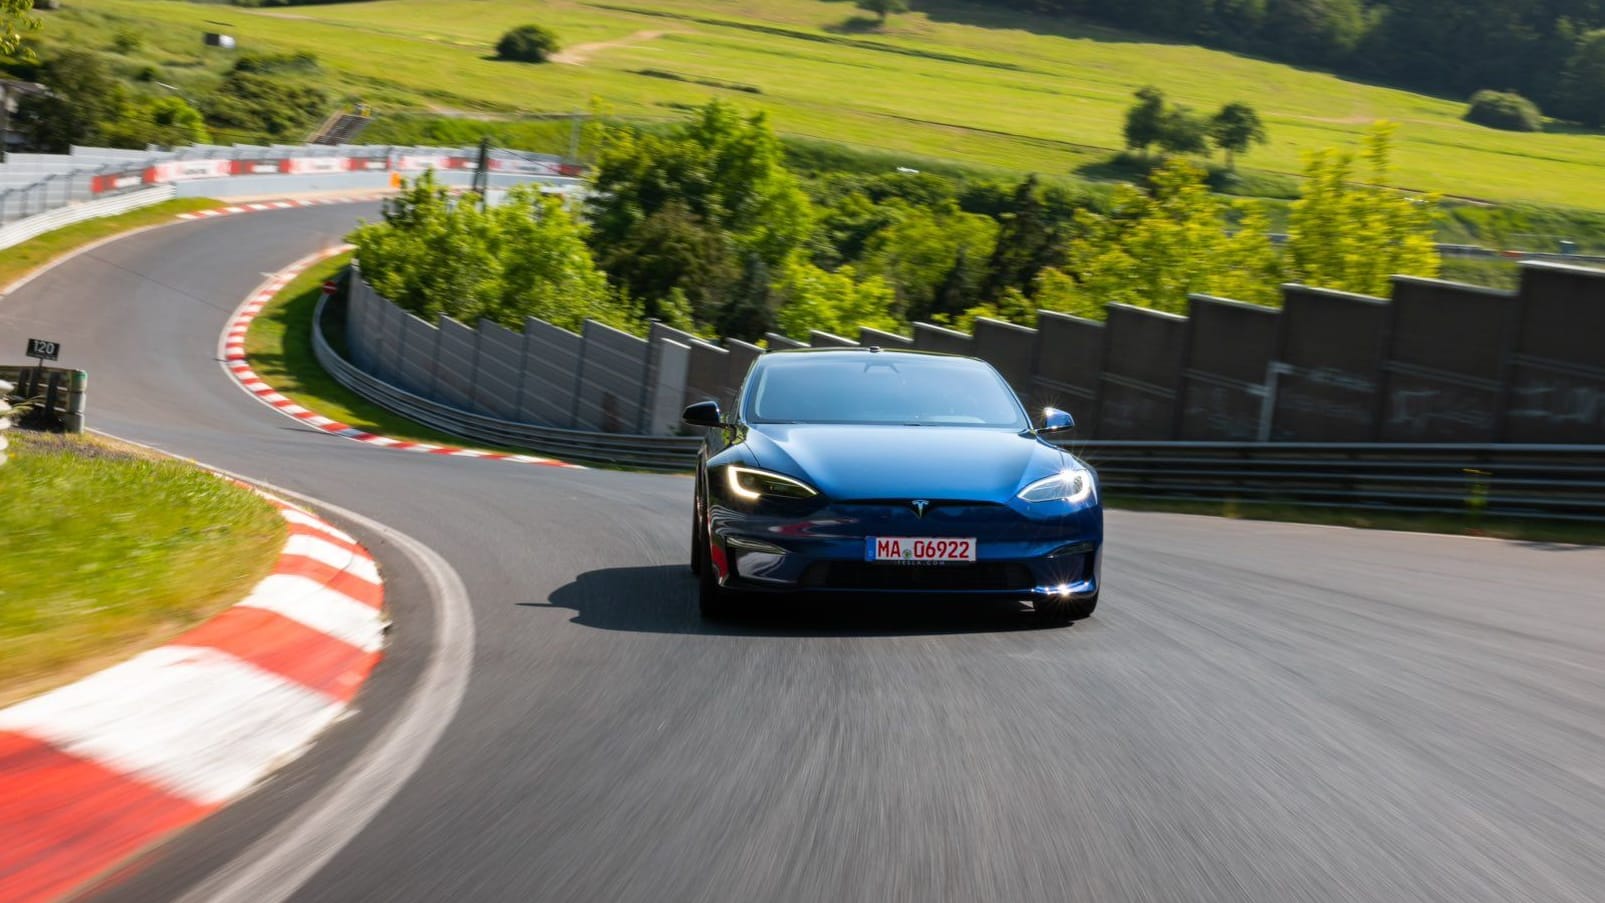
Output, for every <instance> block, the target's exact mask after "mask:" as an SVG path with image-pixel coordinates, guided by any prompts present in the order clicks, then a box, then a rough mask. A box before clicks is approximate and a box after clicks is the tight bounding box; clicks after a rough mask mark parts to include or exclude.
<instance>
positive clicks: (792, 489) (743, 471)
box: [724, 464, 819, 502]
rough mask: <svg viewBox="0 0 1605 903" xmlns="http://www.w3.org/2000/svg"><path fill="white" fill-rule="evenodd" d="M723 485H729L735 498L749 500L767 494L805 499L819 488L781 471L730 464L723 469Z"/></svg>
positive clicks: (754, 500)
mask: <svg viewBox="0 0 1605 903" xmlns="http://www.w3.org/2000/svg"><path fill="white" fill-rule="evenodd" d="M724 476H725V485H727V486H729V487H730V493H731V494H732V495H734V496H735V497H736V498H741V499H746V500H747V501H749V502H756V501H757V500H759V499H761V498H763V497H765V496H768V497H770V498H783V499H807V498H813V497H814V496H816V495H818V494H819V490H817V489H815V488H814V487H812V486H810V485H808V484H807V483H804V482H803V481H802V480H799V479H796V478H794V477H788V476H786V475H785V474H782V473H773V472H771V471H767V470H759V469H758V468H756V467H742V466H741V465H739V464H732V465H730V466H728V467H726V468H725V469H724Z"/></svg>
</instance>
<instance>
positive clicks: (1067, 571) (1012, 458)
mask: <svg viewBox="0 0 1605 903" xmlns="http://www.w3.org/2000/svg"><path fill="white" fill-rule="evenodd" d="M684 419H685V422H686V423H688V424H692V425H694V426H702V427H709V429H708V431H707V438H706V440H705V441H704V443H703V446H702V450H701V453H700V454H699V456H698V462H697V481H696V504H695V511H694V514H693V521H692V542H691V569H692V571H694V572H695V573H696V574H697V576H698V578H699V580H700V592H699V598H700V602H701V609H702V613H703V615H704V616H705V617H710V618H719V617H725V616H728V615H730V614H732V613H734V612H736V611H737V610H739V608H740V606H742V605H743V604H744V603H748V604H750V603H751V602H753V601H754V600H757V599H758V598H760V595H761V594H763V593H770V592H786V593H800V594H815V593H858V594H899V593H902V594H931V595H943V596H985V597H1005V598H1018V599H1029V600H1030V601H1031V602H1032V603H1033V606H1032V607H1033V609H1034V611H1035V612H1036V614H1037V616H1038V617H1039V618H1041V619H1042V620H1044V621H1046V622H1048V623H1052V624H1064V623H1068V622H1070V621H1073V620H1076V619H1078V618H1084V617H1086V616H1088V615H1090V614H1091V613H1092V610H1093V608H1094V607H1095V606H1096V605H1097V604H1098V588H1099V587H1098V576H1099V565H1100V558H1101V551H1102V545H1103V508H1102V507H1101V505H1100V504H1099V501H1098V482H1097V476H1096V475H1095V474H1094V473H1093V471H1092V469H1091V468H1089V467H1087V465H1086V464H1085V463H1083V462H1082V461H1081V460H1079V459H1077V458H1076V457H1075V456H1074V455H1071V454H1070V453H1068V452H1066V451H1064V450H1063V449H1061V448H1059V447H1058V446H1055V445H1053V444H1051V443H1049V442H1047V441H1046V440H1044V439H1043V438H1042V436H1043V434H1045V433H1050V432H1055V431H1058V430H1065V429H1069V428H1070V427H1072V426H1073V425H1074V424H1073V421H1072V420H1071V418H1070V415H1069V414H1066V413H1064V412H1063V411H1058V410H1055V409H1053V408H1049V409H1047V410H1046V411H1044V413H1043V422H1042V425H1041V426H1038V427H1033V425H1032V423H1031V420H1030V418H1029V417H1028V416H1027V414H1026V412H1025V409H1024V408H1023V407H1022V406H1021V405H1020V401H1019V399H1018V398H1017V397H1016V396H1015V394H1014V391H1013V390H1012V389H1010V388H1009V385H1008V383H1007V382H1005V381H1004V380H1003V377H1002V376H1000V375H999V374H998V372H997V371H996V370H994V369H993V368H992V367H991V365H989V364H987V363H986V362H984V361H980V360H976V359H974V358H967V357H957V356H954V355H946V354H930V353H924V352H915V351H891V350H883V349H880V348H874V347H871V348H852V349H799V350H796V351H777V352H771V353H769V354H765V355H764V356H762V357H760V358H759V359H758V360H757V362H755V363H754V364H753V366H752V369H751V370H750V371H749V372H748V373H747V378H746V380H745V382H743V384H742V387H741V391H740V393H739V397H738V399H737V401H736V408H735V410H733V411H730V412H721V411H720V410H719V405H718V403H717V402H713V401H704V402H700V403H698V404H693V405H691V406H690V407H688V408H686V409H685V414H684Z"/></svg>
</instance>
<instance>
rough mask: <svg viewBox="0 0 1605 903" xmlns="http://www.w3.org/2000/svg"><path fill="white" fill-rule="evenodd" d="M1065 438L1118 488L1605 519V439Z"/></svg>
mask: <svg viewBox="0 0 1605 903" xmlns="http://www.w3.org/2000/svg"><path fill="white" fill-rule="evenodd" d="M1060 444H1061V445H1063V446H1065V447H1066V448H1070V449H1072V450H1074V451H1075V452H1076V453H1077V454H1079V455H1080V456H1081V457H1082V458H1084V459H1085V460H1086V461H1087V462H1088V463H1089V464H1091V465H1092V466H1093V467H1095V468H1096V469H1097V471H1098V481H1099V486H1100V488H1101V489H1102V491H1103V492H1104V493H1106V494H1111V495H1120V496H1127V497H1134V498H1145V499H1171V500H1180V501H1203V502H1222V501H1228V500H1230V501H1233V502H1236V503H1237V504H1240V505H1260V504H1270V505H1292V506H1303V507H1323V508H1344V509H1373V510H1378V511H1397V512H1421V513H1437V514H1465V515H1469V516H1472V517H1480V516H1487V517H1541V518H1546V519H1552V520H1578V521H1594V522H1605V445H1467V444H1442V445H1432V444H1419V445H1417V444H1396V443H1293V442H1289V443H1280V442H1264V443H1259V442H1256V443H1229V442H1115V441H1109V442H1079V443H1078V442H1075V441H1074V440H1066V441H1064V442H1062V443H1060Z"/></svg>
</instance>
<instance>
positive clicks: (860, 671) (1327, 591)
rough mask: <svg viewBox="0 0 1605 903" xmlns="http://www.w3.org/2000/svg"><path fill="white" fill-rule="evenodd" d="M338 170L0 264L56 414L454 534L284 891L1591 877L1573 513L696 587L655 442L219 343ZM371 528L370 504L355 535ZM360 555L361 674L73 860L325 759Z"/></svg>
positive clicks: (1230, 530)
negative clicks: (296, 416) (499, 451)
mask: <svg viewBox="0 0 1605 903" xmlns="http://www.w3.org/2000/svg"><path fill="white" fill-rule="evenodd" d="M374 213H375V208H374V207H372V206H371V205H370V206H343V207H322V208H308V209H301V210H286V211H280V212H272V213H260V214H254V215H250V216H238V217H231V218H226V219H221V220H217V221H212V222H205V223H198V224H186V225H179V226H174V227H171V228H166V229H161V230H157V231H153V232H149V233H145V234H142V235H138V236H134V237H131V238H128V239H125V240H122V241H118V242H115V243H113V244H110V245H107V246H105V247H103V248H100V249H98V250H97V251H94V252H92V253H90V254H88V255H85V256H82V257H79V258H77V259H75V260H73V261H71V262H69V263H67V264H65V265H63V266H61V267H58V268H57V269H55V270H53V271H51V272H50V273H48V274H47V275H45V276H44V277H42V278H40V279H38V280H36V281H35V282H33V283H32V284H30V285H28V286H26V287H25V288H23V289H21V290H19V291H18V292H16V293H14V294H13V295H12V296H10V297H7V298H5V299H3V300H0V335H3V336H5V338H4V340H3V341H4V342H5V343H6V345H7V346H8V347H9V346H11V345H13V344H14V345H15V346H16V347H15V348H12V349H11V350H12V352H13V353H15V352H20V351H21V345H22V341H23V338H24V337H25V336H33V335H39V336H40V337H43V338H52V339H57V340H59V341H61V342H62V344H63V350H64V353H63V356H62V362H63V364H64V365H68V366H77V367H83V368H85V369H88V370H89V371H90V373H91V382H90V418H91V424H92V425H93V426H95V427H97V428H99V429H102V430H105V431H107V432H110V433H113V434H115V435H118V436H123V437H127V438H130V439H133V440H137V441H141V442H146V443H150V444H153V445H156V446H158V447H161V448H163V449H167V450H170V451H173V452H176V453H179V454H183V455H187V456H191V457H194V458H197V459H199V460H202V461H204V462H207V463H210V464H213V465H216V466H220V467H224V468H228V469H230V470H233V471H236V472H238V473H241V474H244V475H247V476H251V477H256V478H260V479H263V480H266V481H269V482H272V483H275V484H278V485H281V486H284V487H287V488H289V489H293V490H297V491H300V492H304V493H307V494H310V495H312V496H315V497H317V498H320V499H323V500H326V501H329V502H332V503H334V504H337V505H341V506H345V507H347V508H350V509H352V510H355V511H358V512H361V513H363V514H366V515H369V516H371V517H373V518H375V519H377V520H378V521H380V522H382V523H385V524H388V525H390V526H392V527H395V528H397V529H399V530H401V531H403V532H405V533H407V534H410V535H411V536H413V537H415V538H417V539H419V540H421V541H423V542H424V543H426V544H428V545H429V546H431V547H433V548H434V549H436V550H437V551H439V552H440V553H441V554H442V555H443V556H444V557H445V558H446V559H447V560H448V561H449V562H450V563H451V564H452V565H453V566H454V567H455V569H456V570H457V572H458V573H459V574H460V575H461V576H462V578H463V580H464V582H465V584H466V586H467V589H468V592H469V595H470V598H471V602H472V609H473V616H474V626H475V636H476V643H475V647H474V660H473V670H472V675H471V680H470V682H469V684H468V687H467V691H466V695H465V696H464V698H463V700H462V705H461V707H460V709H459V711H458V712H457V714H456V716H455V719H454V720H452V721H451V723H450V724H449V726H448V729H447V730H446V732H445V734H444V735H443V737H442V739H441V740H440V742H439V743H438V744H437V745H436V746H435V747H434V748H433V750H432V751H431V752H430V753H429V755H428V757H427V758H426V759H425V761H424V763H423V765H422V767H421V768H420V769H419V771H418V772H417V773H416V774H415V775H414V776H413V777H412V778H411V779H410V780H409V781H407V782H406V783H405V785H404V786H403V787H402V788H401V790H400V792H399V793H398V794H397V795H396V796H395V797H394V798H393V799H391V800H390V801H389V802H388V804H387V805H385V806H384V808H383V809H382V810H381V811H380V812H379V814H378V816H377V817H376V818H375V819H374V820H373V821H372V822H371V823H370V824H368V825H367V827H366V828H365V829H364V830H363V831H362V832H361V833H360V834H359V835H358V836H357V837H356V838H355V839H354V840H353V841H352V842H351V843H350V844H349V845H347V846H346V847H345V848H344V849H342V850H340V852H339V853H338V854H337V855H335V856H334V858H333V859H332V860H331V861H330V862H329V863H328V865H327V866H326V867H324V868H323V869H322V870H321V871H319V872H318V873H317V874H316V875H315V876H314V877H313V878H312V880H310V881H309V882H308V883H306V884H305V885H304V886H302V887H301V888H300V889H299V891H298V892H297V893H296V894H295V896H294V897H293V899H295V900H298V901H464V903H466V901H480V900H498V901H499V900H531V901H533V900H541V901H569V900H573V901H581V900H598V901H604V900H605V901H679V900H707V901H759V900H765V901H767V900H818V901H885V900H910V901H937V900H954V901H960V900H999V901H1026V900H1041V901H1064V900H1085V901H1126V900H1133V901H1135V900H1153V901H1184V900H1185V901H1191V900H1212V901H1234V903H1235V901H1267V903H1288V901H1337V900H1342V901H1348V900H1356V901H1359V900H1364V901H1390V903H1391V901H1429V900H1430V901H1445V903H1467V901H1518V900H1533V901H1600V900H1605V551H1602V550H1598V549H1577V548H1572V547H1565V546H1553V545H1546V544H1532V543H1515V542H1499V541H1491V540H1479V539H1466V538H1450V537H1435V536H1420V535H1408V534H1399V533H1379V532H1361V531H1354V530H1346V529H1338V528H1322V527H1308V526H1292V525H1283V524H1272V523H1256V522H1245V521H1222V520H1215V519H1207V518H1197V517H1187V516H1177V515H1165V514H1145V513H1126V512H1112V513H1111V514H1110V515H1109V519H1108V545H1107V549H1108V554H1107V559H1106V564H1105V567H1104V580H1105V583H1106V588H1105V591H1104V593H1103V599H1102V603H1101V607H1100V609H1099V611H1098V614H1097V615H1096V616H1095V617H1094V618H1092V619H1091V620H1089V621H1085V622H1082V623H1080V624H1078V625H1076V626H1074V627H1071V628H1068V629H1061V630H1038V629H1030V628H1028V627H1027V625H1025V624H1023V623H1022V619H1021V617H1020V616H1019V613H1018V612H1017V611H1014V610H1012V609H1011V608H1010V607H1009V606H983V607H978V608H974V609H963V608H956V607H941V608H936V609H932V608H922V607H909V606H898V607H876V608H872V609H869V610H861V609H856V608H848V609H843V608H839V607H837V608H827V609H823V610H818V611H800V610H797V609H795V608H793V609H789V610H786V611H782V612H779V613H775V614H769V615H765V616H761V617H758V618H755V619H752V620H750V621H746V622H743V623H738V624H734V625H721V626H710V625H707V624H704V623H702V622H701V621H700V620H699V619H698V617H697V614H696V608H695V602H694V595H695V591H694V585H693V582H692V579H691V578H690V576H689V575H688V574H687V573H686V570H685V566H684V560H685V558H686V547H687V543H688V528H689V519H690V492H691V484H690V481H689V480H687V479H686V478H684V477H677V476H657V475H646V474H631V473H619V472H610V471H604V470H590V471H567V470H559V469H550V468H538V467H520V466H512V465H507V464H500V463H494V462H485V461H474V460H467V459H446V458H439V457H435V456H428V455H416V454H405V453H398V452H389V451H385V450H383V449H379V448H373V447H368V446H364V445H361V444H358V443H354V442H350V441H347V440H343V439H340V438H337V437H333V436H329V435H326V434H323V433H320V432H317V431H314V430H310V429H307V428H305V427H303V426H302V425H300V424H298V423H296V422H293V421H292V420H290V419H289V418H286V417H284V416H282V415H280V414H278V413H276V412H274V411H271V410H269V409H268V408H266V407H265V406H263V405H261V404H260V403H258V402H257V401H256V400H254V399H252V398H251V397H249V396H247V395H246V393H244V392H242V391H241V390H240V389H239V388H237V387H236V386H235V385H233V384H232V383H231V382H230V381H229V379H228V378H227V376H226V375H225V374H224V372H223V370H222V368H221V367H220V366H219V365H218V361H217V357H216V348H217V339H218V334H219V332H220V331H221V329H222V328H223V324H224V322H225V319H226V318H227V316H228V314H229V312H230V311H231V310H232V309H233V308H234V307H235V306H236V305H237V304H238V303H239V302H240V301H241V300H242V299H243V298H244V297H245V295H246V294H247V293H249V292H250V290H251V289H252V288H253V287H254V286H255V285H256V284H257V283H259V282H260V281H261V280H262V278H263V277H262V273H263V272H264V271H270V270H275V269H277V268H279V267H281V266H283V265H284V264H286V263H288V262H290V261H291V260H293V259H295V258H298V257H300V256H302V255H304V254H306V253H309V252H311V251H313V250H317V249H318V248H320V247H324V246H327V245H328V244H330V243H333V242H335V241H337V240H338V239H339V237H340V236H341V235H342V234H343V233H344V232H345V231H346V230H347V229H348V228H349V227H350V226H351V225H352V223H353V222H354V221H355V218H356V217H357V216H369V217H372V216H373V215H374ZM364 538H368V537H364ZM374 551H375V552H376V554H378V555H379V557H380V560H381V563H382V564H383V565H384V566H385V567H386V569H387V573H388V574H390V575H391V576H392V578H393V580H394V583H393V586H392V592H391V594H390V599H391V602H392V604H393V606H394V608H395V613H396V619H397V624H396V628H395V635H396V640H395V642H396V646H395V649H394V651H393V654H392V656H391V658H390V659H389V660H387V662H386V663H385V664H384V665H383V666H382V667H381V669H380V672H379V674H378V675H377V677H376V680H375V684H374V685H373V686H372V687H371V688H370V689H368V690H365V691H364V696H363V697H361V698H359V700H358V704H359V707H361V708H362V709H363V714H362V715H360V716H359V717H358V718H356V719H354V720H353V721H352V722H351V723H348V724H344V725H341V726H340V728H338V729H337V730H336V731H334V732H333V733H332V734H331V736H330V737H328V738H327V739H325V740H324V741H322V742H320V743H319V744H318V746H317V747H316V748H315V749H314V751H313V753H312V754H311V755H310V756H309V757H308V758H307V759H306V760H303V761H302V762H299V763H297V764H296V765H294V766H292V767H291V768H290V769H288V770H287V771H286V772H285V773H283V774H281V775H280V776H278V777H276V778H274V779H273V780H272V781H270V782H268V784H267V785H266V786H264V787H263V788H261V790H259V791H258V792H257V793H256V794H253V796H252V797H250V798H248V799H247V800H245V801H244V802H242V803H241V804H239V805H238V806H236V807H234V808H233V809H231V810H228V811H226V812H225V813H223V814H222V815H220V816H218V817H216V818H214V819H212V820H210V821H208V822H206V823H203V824H202V825H200V826H199V827H198V828H197V829H195V830H193V831H191V832H190V833H189V834H187V835H185V836H184V837H182V838H180V839H179V840H177V841H175V842H174V843H171V844H169V845H167V846H165V847H163V848H161V849H158V850H156V851H153V852H152V853H151V854H150V855H149V856H147V857H145V859H144V860H143V861H141V862H139V863H136V864H135V865H134V867H132V868H130V869H129V870H128V871H127V873H125V874H123V875H121V876H118V877H117V878H115V879H114V880H112V881H110V882H108V884H107V885H106V886H105V887H104V888H103V889H102V892H101V893H100V895H99V899H103V900H118V901H125V900H137V901H154V900H170V899H174V898H176V897H178V896H180V895H182V894H183V893H184V892H185V891H186V890H187V889H188V888H189V887H191V886H192V885H193V883H194V882H195V881H197V880H199V879H200V878H202V877H204V876H205V875H207V874H208V873H210V872H211V871H212V870H213V869H215V868H218V867H221V866H223V865H225V864H226V863H227V862H228V861H229V860H230V858H231V857H232V856H233V855H234V854H235V853H237V852H238V851H239V850H240V849H242V848H243V847H244V846H245V845H246V844H248V843H249V842H250V841H251V840H252V839H254V838H255V837H258V836H260V835H261V834H262V833H263V832H265V831H267V830H268V829H269V828H271V827H272V826H273V825H274V823H275V822H276V820H278V819H281V818H284V817H286V813H287V812H289V811H291V808H292V806H293V804H294V803H295V802H296V801H297V800H303V799H308V798H313V797H316V796H317V795H319V794H321V793H326V792H328V789H329V787H328V783H329V781H330V780H331V775H333V774H334V773H335V772H336V771H337V770H338V768H339V766H340V765H342V764H343V763H344V762H346V761H348V760H350V759H351V757H353V756H356V755H359V754H360V750H361V749H362V748H363V744H364V742H365V741H366V738H367V737H370V736H372V735H373V733H374V732H376V731H378V730H379V729H380V728H382V727H383V725H384V724H385V723H386V721H387V720H388V719H389V718H391V717H394V715H395V709H396V708H397V706H399V705H400V704H401V703H400V700H401V699H402V698H403V697H404V696H405V690H406V689H407V686H408V683H409V681H410V680H412V679H413V678H414V676H415V675H416V673H417V670H418V666H419V660H420V659H421V658H422V656H423V654H424V653H423V651H421V650H423V649H424V648H426V645H427V644H426V640H427V635H428V632H429V631H430V630H431V629H432V621H431V618H430V616H429V606H428V604H427V600H425V599H422V598H420V594H421V592H422V591H421V589H420V588H419V583H418V581H417V580H416V579H415V578H413V577H412V576H410V575H409V573H408V566H407V564H406V562H405V561H402V560H399V559H398V558H397V556H396V555H395V554H394V550H393V549H389V548H387V547H386V546H385V545H384V544H383V543H375V544H374Z"/></svg>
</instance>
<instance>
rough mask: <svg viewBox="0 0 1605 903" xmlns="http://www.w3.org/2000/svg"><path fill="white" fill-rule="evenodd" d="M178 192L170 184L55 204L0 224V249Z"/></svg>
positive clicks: (167, 197) (124, 210)
mask: <svg viewBox="0 0 1605 903" xmlns="http://www.w3.org/2000/svg"><path fill="white" fill-rule="evenodd" d="M177 194H178V191H177V189H176V188H174V187H173V186H172V185H157V186H154V187H151V188H142V189H140V190H138V191H131V192H128V193H126V194H119V195H115V196H112V197H107V198H101V199H100V200H96V201H85V202H83V203H81V204H72V205H70V206H66V207H58V208H56V209H54V210H51V211H49V212H48V213H41V214H39V215H37V216H30V217H28V218H27V219H23V220H18V221H16V222H14V223H11V224H10V225H6V226H0V248H9V247H11V246H12V245H18V244H21V243H23V242H25V241H27V240H28V239H30V238H33V237H34V236H36V235H43V234H44V233H46V232H50V231H52V230H55V229H60V228H61V227H62V226H70V225H72V224H73V223H81V222H84V221H85V220H91V219H96V218H99V217H102V216H116V215H117V214H119V213H127V212H128V211H130V210H138V209H139V208H141V207H149V206H150V205H152V204H160V203H161V202H162V201H165V200H169V199H171V198H173V197H176V196H177Z"/></svg>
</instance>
